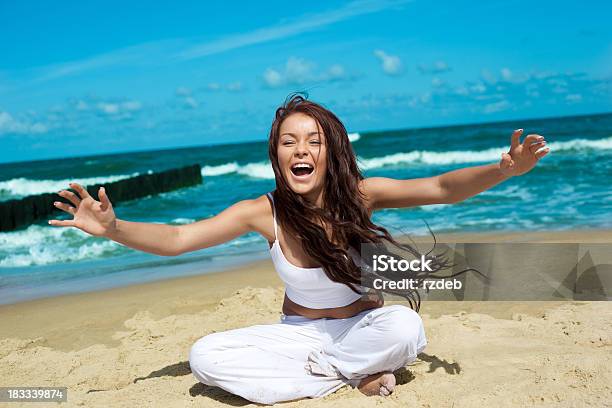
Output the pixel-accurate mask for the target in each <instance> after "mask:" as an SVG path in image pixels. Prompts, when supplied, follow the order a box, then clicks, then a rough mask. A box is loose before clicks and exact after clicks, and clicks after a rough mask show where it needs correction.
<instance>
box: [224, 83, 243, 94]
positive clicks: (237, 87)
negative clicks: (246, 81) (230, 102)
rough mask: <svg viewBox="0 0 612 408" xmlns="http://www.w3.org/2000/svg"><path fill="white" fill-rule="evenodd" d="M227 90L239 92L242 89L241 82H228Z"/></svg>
mask: <svg viewBox="0 0 612 408" xmlns="http://www.w3.org/2000/svg"><path fill="white" fill-rule="evenodd" d="M227 90H228V91H232V92H239V91H242V82H238V81H237V82H232V83H230V84H227Z"/></svg>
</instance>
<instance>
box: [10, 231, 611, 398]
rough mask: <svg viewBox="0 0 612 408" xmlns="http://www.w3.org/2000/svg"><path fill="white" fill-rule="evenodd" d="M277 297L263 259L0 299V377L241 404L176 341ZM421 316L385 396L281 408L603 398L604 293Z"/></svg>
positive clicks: (599, 234) (595, 239) (431, 304)
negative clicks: (422, 344) (406, 361)
mask: <svg viewBox="0 0 612 408" xmlns="http://www.w3.org/2000/svg"><path fill="white" fill-rule="evenodd" d="M437 238H438V240H439V241H440V242H534V243H536V242H566V243H567V242H572V243H577V242H585V243H610V244H611V245H612V231H604V230H599V231H567V232H537V233H496V234H478V233H474V234H452V235H444V234H439V235H437ZM419 240H420V239H419ZM423 240H424V241H426V242H429V240H430V238H428V237H425V238H423ZM282 298H283V289H282V283H281V281H280V279H279V278H278V277H277V276H276V273H275V272H274V270H273V267H272V263H271V261H262V262H257V263H253V264H251V265H247V266H243V267H240V268H236V269H233V270H230V271H224V272H220V273H213V274H207V275H201V276H192V277H187V278H177V279H171V280H165V281H158V282H153V283H147V284H139V285H133V286H128V287H123V288H116V289H111V290H105V291H99V292H90V293H82V294H76V295H66V296H60V297H54V298H47V299H39V300H34V301H28V302H22V303H17V304H13V305H5V306H0V378H2V381H1V383H0V386H66V387H68V402H67V403H65V404H64V406H85V407H90V406H113V407H133V406H155V407H157V406H159V407H185V406H189V407H191V406H193V407H203V406H205V407H227V406H245V405H246V406H248V405H251V404H252V403H250V402H249V401H246V400H244V399H242V398H240V397H237V396H233V395H231V394H228V393H226V392H225V391H223V390H220V389H218V388H214V387H208V386H205V385H203V384H200V383H198V381H197V380H196V379H195V378H194V377H193V376H192V374H191V371H190V368H189V364H188V354H189V349H190V347H191V345H192V344H193V343H194V342H195V341H196V340H197V339H199V338H200V337H202V336H204V335H206V334H209V333H212V332H219V331H223V330H228V329H233V328H238V327H244V326H247V325H253V324H261V323H274V322H277V321H278V319H279V316H280V310H281V304H282ZM420 314H421V316H422V318H423V321H424V325H425V330H426V333H427V338H428V342H429V343H428V346H427V348H426V350H425V351H424V352H423V353H421V354H420V355H419V359H418V360H417V361H416V362H415V363H414V364H413V365H410V366H407V367H405V368H404V369H401V370H400V371H399V372H396V376H397V379H398V387H397V388H396V390H395V392H394V393H393V394H392V395H391V396H390V397H385V398H383V397H365V396H363V395H362V394H361V393H359V391H357V390H353V389H350V388H349V387H345V388H343V389H341V390H340V391H338V392H336V393H334V394H332V395H330V396H327V397H325V398H322V399H306V400H300V401H295V402H290V403H285V404H283V406H287V407H294V406H295V407H307V406H308V407H310V406H312V407H315V406H316V407H319V406H334V407H351V408H355V407H369V406H373V405H377V406H385V407H386V406H388V407H400V406H401V407H455V408H456V407H474V406H500V407H505V406H513V407H519V406H555V407H557V406H563V407H565V406H567V407H579V406H611V405H612V385H611V384H612V370H610V366H611V364H612V353H611V351H612V304H611V303H609V302H605V301H546V302H544V301H531V302H507V301H505V302H499V301H497V302H473V301H471V302H468V301H465V302H458V301H428V302H424V303H423V304H422V306H421V311H420ZM6 405H10V406H11V407H12V406H15V407H16V406H22V405H23V406H29V404H28V403H11V404H6ZM252 405H253V406H254V405H256V404H252ZM37 406H41V407H44V406H57V405H56V404H55V403H40V405H37Z"/></svg>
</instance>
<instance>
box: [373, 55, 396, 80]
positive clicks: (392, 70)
mask: <svg viewBox="0 0 612 408" xmlns="http://www.w3.org/2000/svg"><path fill="white" fill-rule="evenodd" d="M374 55H375V56H376V57H377V58H378V59H379V60H380V62H381V64H382V69H383V71H384V72H385V74H387V75H399V74H400V73H401V71H402V61H401V60H400V58H399V57H398V56H396V55H389V54H387V53H386V52H384V51H383V50H375V51H374Z"/></svg>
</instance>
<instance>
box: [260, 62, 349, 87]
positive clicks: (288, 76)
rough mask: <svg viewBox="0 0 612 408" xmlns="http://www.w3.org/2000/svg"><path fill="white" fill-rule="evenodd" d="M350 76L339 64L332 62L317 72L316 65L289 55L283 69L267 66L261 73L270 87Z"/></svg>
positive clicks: (343, 78)
mask: <svg viewBox="0 0 612 408" xmlns="http://www.w3.org/2000/svg"><path fill="white" fill-rule="evenodd" d="M350 79H352V77H351V76H350V75H348V74H347V73H346V70H345V69H344V67H343V66H342V65H340V64H333V65H331V66H330V67H329V69H327V71H324V72H322V73H317V69H316V65H315V64H314V63H312V62H310V61H307V60H305V59H303V58H297V57H289V59H287V62H286V63H285V67H284V68H283V69H280V70H278V69H273V68H268V69H266V71H265V72H264V74H263V81H264V84H265V85H266V86H268V87H270V88H278V87H280V86H284V85H301V84H305V83H307V82H314V81H323V82H331V81H340V80H350Z"/></svg>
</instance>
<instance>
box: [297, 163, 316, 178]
mask: <svg viewBox="0 0 612 408" xmlns="http://www.w3.org/2000/svg"><path fill="white" fill-rule="evenodd" d="M313 171H314V167H313V166H312V165H310V164H308V163H296V164H294V165H293V166H291V172H292V173H293V174H294V175H295V176H297V177H306V176H309V175H310V174H312V172H313Z"/></svg>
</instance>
